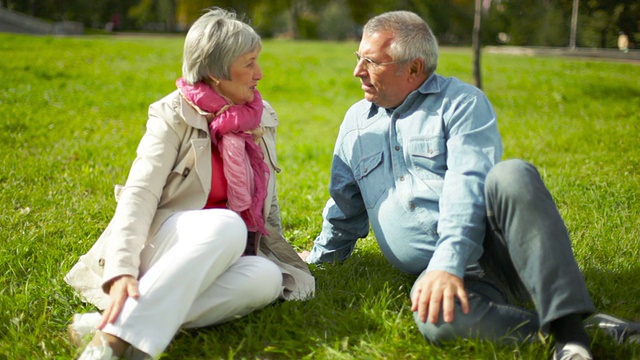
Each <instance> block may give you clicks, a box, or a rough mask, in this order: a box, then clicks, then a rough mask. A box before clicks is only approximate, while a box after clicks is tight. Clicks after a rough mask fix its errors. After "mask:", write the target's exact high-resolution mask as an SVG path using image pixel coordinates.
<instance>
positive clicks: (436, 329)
mask: <svg viewBox="0 0 640 360" xmlns="http://www.w3.org/2000/svg"><path fill="white" fill-rule="evenodd" d="M413 320H414V321H415V322H416V325H417V326H418V330H419V331H420V333H421V334H422V336H423V337H424V338H425V339H426V340H427V341H429V342H430V343H433V344H436V345H439V344H442V343H443V342H445V341H453V340H455V339H457V338H458V331H456V329H455V328H454V326H453V324H452V323H444V322H442V321H439V322H438V323H435V324H434V323H430V322H429V321H427V322H422V320H420V318H419V317H418V312H414V313H413ZM454 321H455V320H454Z"/></svg>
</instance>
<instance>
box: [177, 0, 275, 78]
mask: <svg viewBox="0 0 640 360" xmlns="http://www.w3.org/2000/svg"><path fill="white" fill-rule="evenodd" d="M261 49H262V42H261V40H260V35H258V34H257V33H256V32H255V30H254V29H253V28H252V27H251V26H249V25H248V24H246V23H245V22H243V21H240V20H238V19H237V17H236V14H235V13H234V12H230V11H227V10H223V9H220V8H217V7H214V8H211V9H209V10H207V12H206V13H205V14H204V15H202V16H201V17H200V18H198V20H196V21H195V22H194V23H193V25H191V28H190V29H189V32H187V36H186V38H185V41H184V54H183V60H182V77H183V78H184V80H185V81H186V82H187V83H188V84H192V85H193V84H195V83H196V82H198V81H202V80H207V79H209V78H210V77H215V78H217V79H224V80H230V79H231V74H230V69H231V64H232V63H233V61H234V60H236V59H237V58H238V57H239V56H241V55H244V54H246V53H249V52H253V51H259V50H261Z"/></svg>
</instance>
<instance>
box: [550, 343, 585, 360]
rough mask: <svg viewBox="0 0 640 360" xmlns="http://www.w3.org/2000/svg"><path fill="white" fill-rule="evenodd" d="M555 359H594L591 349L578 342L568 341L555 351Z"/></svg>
mask: <svg viewBox="0 0 640 360" xmlns="http://www.w3.org/2000/svg"><path fill="white" fill-rule="evenodd" d="M553 360H593V356H592V355H591V351H589V349H587V348H586V347H584V346H582V345H580V344H578V343H566V344H565V345H564V346H563V347H562V348H559V349H556V351H555V352H554V353H553Z"/></svg>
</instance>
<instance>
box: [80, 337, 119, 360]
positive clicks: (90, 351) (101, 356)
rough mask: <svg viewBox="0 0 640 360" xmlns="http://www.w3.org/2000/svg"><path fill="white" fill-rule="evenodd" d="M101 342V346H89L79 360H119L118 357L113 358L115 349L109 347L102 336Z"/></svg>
mask: <svg viewBox="0 0 640 360" xmlns="http://www.w3.org/2000/svg"><path fill="white" fill-rule="evenodd" d="M100 340H101V342H102V344H100V345H87V347H86V348H84V351H83V352H82V354H80V357H79V358H78V360H118V357H117V356H113V349H111V348H110V347H109V345H107V341H106V340H105V339H104V337H103V336H100Z"/></svg>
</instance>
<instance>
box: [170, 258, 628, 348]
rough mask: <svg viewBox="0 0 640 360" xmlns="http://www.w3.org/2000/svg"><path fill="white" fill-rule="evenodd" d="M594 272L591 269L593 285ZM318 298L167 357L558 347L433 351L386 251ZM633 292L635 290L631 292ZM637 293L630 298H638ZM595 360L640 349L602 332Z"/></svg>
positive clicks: (178, 344) (281, 305) (407, 283)
mask: <svg viewBox="0 0 640 360" xmlns="http://www.w3.org/2000/svg"><path fill="white" fill-rule="evenodd" d="M594 271H595V270H593V269H591V270H587V274H586V276H587V278H593V277H594V274H595V273H596V272H594ZM313 273H314V275H315V276H316V281H317V287H316V296H315V297H314V298H313V299H311V300H309V301H305V302H298V301H288V302H277V303H275V304H273V305H270V306H268V307H266V308H264V309H262V310H260V311H257V312H254V313H252V314H249V315H248V316H245V317H243V318H241V319H237V320H235V321H232V322H229V323H225V324H221V325H217V326H211V327H208V328H204V329H199V330H189V331H182V332H181V333H180V334H179V335H178V336H177V337H176V339H175V341H174V342H173V344H172V345H171V347H170V348H169V349H168V352H167V354H166V355H167V357H166V358H170V359H173V358H180V359H223V358H227V359H236V358H248V359H254V358H260V359H303V358H304V359H382V358H399V357H401V358H405V359H420V358H430V359H452V358H456V359H481V358H503V356H508V357H509V358H513V359H532V358H541V359H544V358H549V357H550V356H551V352H552V351H553V350H552V349H553V344H552V343H549V342H547V341H545V342H544V343H536V344H515V345H509V346H504V345H498V344H494V343H491V342H488V341H478V340H473V339H467V340H459V341H455V342H452V343H450V344H446V345H443V346H439V347H436V346H432V345H430V344H429V343H427V342H426V341H425V340H424V339H423V338H422V336H421V335H420V334H419V332H418V331H417V329H416V327H415V324H414V323H413V319H412V316H411V311H410V309H409V306H410V300H409V295H408V294H409V291H410V289H411V286H412V284H413V281H414V277H413V276H409V275H406V274H404V273H402V272H400V271H399V270H397V269H395V268H393V267H392V266H391V265H390V264H389V263H388V262H387V261H386V259H384V257H383V256H382V255H380V254H379V252H376V251H373V250H371V249H367V248H365V249H359V250H356V252H355V253H354V254H353V255H352V256H351V258H349V259H348V260H346V261H345V262H342V263H336V264H326V265H322V266H318V267H314V268H313ZM632 273H633V274H629V276H626V275H622V279H619V278H618V276H620V274H604V275H603V274H600V273H598V274H599V275H598V276H599V277H600V279H599V280H598V281H602V282H616V281H621V283H622V284H628V283H629V282H628V281H629V277H634V278H636V279H637V276H638V268H637V267H635V268H633V269H632ZM630 291H631V290H630ZM637 294H638V290H637V289H635V290H632V291H631V292H630V293H629V295H634V299H637V296H635V295H637ZM593 340H594V345H593V352H594V355H595V359H638V358H640V346H637V345H623V346H617V345H616V344H615V343H614V341H613V340H612V339H611V338H610V337H608V336H606V335H605V334H602V333H600V332H596V333H594V334H593Z"/></svg>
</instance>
